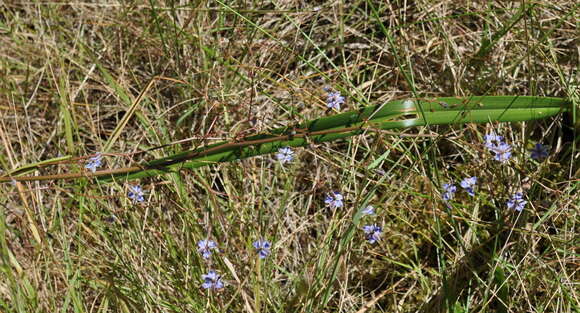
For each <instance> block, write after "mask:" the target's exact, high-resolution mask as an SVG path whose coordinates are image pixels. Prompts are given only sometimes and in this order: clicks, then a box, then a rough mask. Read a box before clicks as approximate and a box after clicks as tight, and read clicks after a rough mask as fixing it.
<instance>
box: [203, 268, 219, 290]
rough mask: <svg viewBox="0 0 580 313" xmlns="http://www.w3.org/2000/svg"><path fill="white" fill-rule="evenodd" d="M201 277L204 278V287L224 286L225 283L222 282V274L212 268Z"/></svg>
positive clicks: (217, 287) (215, 287)
mask: <svg viewBox="0 0 580 313" xmlns="http://www.w3.org/2000/svg"><path fill="white" fill-rule="evenodd" d="M201 279H203V283H202V284H201V287H202V288H203V289H222V288H224V283H223V282H222V278H221V276H220V275H218V274H217V273H216V272H215V271H214V270H210V271H209V272H207V274H206V275H201Z"/></svg>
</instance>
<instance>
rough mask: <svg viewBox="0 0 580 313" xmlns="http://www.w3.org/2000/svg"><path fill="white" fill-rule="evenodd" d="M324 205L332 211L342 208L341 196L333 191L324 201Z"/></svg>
mask: <svg viewBox="0 0 580 313" xmlns="http://www.w3.org/2000/svg"><path fill="white" fill-rule="evenodd" d="M324 203H326V205H327V206H329V207H330V208H332V209H335V208H340V207H342V205H343V203H342V195H341V194H340V192H338V191H334V192H332V193H331V194H329V195H328V196H326V199H324Z"/></svg>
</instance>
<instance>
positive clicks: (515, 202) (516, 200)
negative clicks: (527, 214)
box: [442, 133, 548, 212]
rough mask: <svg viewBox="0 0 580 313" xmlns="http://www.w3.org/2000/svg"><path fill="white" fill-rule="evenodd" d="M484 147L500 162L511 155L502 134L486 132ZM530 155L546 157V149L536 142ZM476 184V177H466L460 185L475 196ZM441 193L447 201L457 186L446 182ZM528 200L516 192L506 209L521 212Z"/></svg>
mask: <svg viewBox="0 0 580 313" xmlns="http://www.w3.org/2000/svg"><path fill="white" fill-rule="evenodd" d="M484 140H485V147H486V148H487V149H488V150H490V151H491V152H493V153H495V156H494V159H495V160H497V161H500V162H502V163H505V162H507V160H509V158H510V157H511V155H512V153H511V150H512V148H511V146H510V145H508V144H507V143H505V142H504V141H503V137H502V136H498V135H496V134H494V133H491V134H487V135H485V136H484ZM530 152H531V155H530V157H531V158H533V159H536V160H541V159H544V158H547V157H548V150H547V148H546V147H544V146H543V145H542V144H540V143H537V144H536V145H535V146H534V148H533V149H532V150H530ZM476 184H477V177H476V176H472V177H467V178H464V179H463V180H462V181H461V183H460V186H461V188H463V189H464V190H465V191H466V192H467V194H468V195H469V196H471V197H473V196H475V185H476ZM442 189H443V194H442V199H443V200H444V201H449V200H451V199H453V197H454V196H455V193H456V191H457V188H456V187H455V185H453V184H452V183H446V184H443V186H442ZM527 203H528V202H527V201H526V200H524V195H523V193H521V192H516V193H515V194H513V195H512V197H511V198H510V199H509V200H508V201H507V203H506V206H507V208H508V209H513V210H516V211H518V212H521V211H522V210H523V209H524V208H525V206H526V204H527Z"/></svg>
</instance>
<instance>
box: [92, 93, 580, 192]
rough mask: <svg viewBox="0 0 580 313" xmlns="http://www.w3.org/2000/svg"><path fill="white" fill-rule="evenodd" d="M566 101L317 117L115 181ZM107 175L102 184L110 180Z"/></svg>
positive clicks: (493, 100)
mask: <svg viewBox="0 0 580 313" xmlns="http://www.w3.org/2000/svg"><path fill="white" fill-rule="evenodd" d="M568 109H569V103H568V102H567V101H566V100H565V99H561V98H550V97H528V96H483V97H471V98H458V97H445V98H433V99H421V100H410V99H409V100H397V101H392V102H388V103H385V104H382V105H377V106H370V107H365V108H361V109H360V110H357V111H350V112H345V113H341V114H337V115H333V116H327V117H322V118H319V119H315V120H312V121H308V122H305V123H303V124H301V125H296V126H293V127H284V128H278V129H274V130H272V131H271V132H269V133H267V134H260V135H255V136H250V137H247V138H244V140H243V141H237V142H221V143H216V144H213V145H209V146H207V147H203V148H199V149H195V150H192V151H187V152H183V153H180V154H175V155H172V156H169V157H165V158H161V159H158V160H154V161H152V162H149V163H146V164H143V165H142V166H141V168H142V169H141V170H136V171H133V172H127V173H121V174H116V175H115V176H114V178H116V179H137V178H144V177H150V176H156V175H160V174H163V173H167V172H173V171H178V170H180V169H183V168H187V169H194V168H198V167H202V166H205V165H209V164H214V163H217V162H229V161H235V160H239V159H244V158H248V157H252V156H256V155H263V154H268V153H272V152H275V151H277V150H278V149H279V148H280V147H286V146H289V147H299V146H305V145H307V144H308V143H310V142H313V143H320V142H326V141H333V140H337V139H340V138H347V137H351V136H354V135H358V134H361V133H363V132H365V131H372V130H375V129H383V130H385V129H396V128H408V127H416V126H427V125H447V124H462V123H486V122H516V121H529V120H535V119H541V118H545V117H549V116H553V115H556V114H558V113H560V112H563V111H567V110H568ZM111 178H112V177H110V176H109V175H107V176H104V177H102V179H105V180H109V179H111Z"/></svg>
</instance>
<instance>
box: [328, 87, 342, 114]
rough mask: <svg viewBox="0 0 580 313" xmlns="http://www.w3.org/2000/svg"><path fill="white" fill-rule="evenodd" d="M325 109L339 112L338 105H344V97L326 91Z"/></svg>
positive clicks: (334, 92)
mask: <svg viewBox="0 0 580 313" xmlns="http://www.w3.org/2000/svg"><path fill="white" fill-rule="evenodd" d="M327 91H328V94H327V95H326V107H328V108H329V109H335V110H340V105H341V104H343V103H344V97H343V96H341V95H340V92H338V91H330V90H327Z"/></svg>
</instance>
